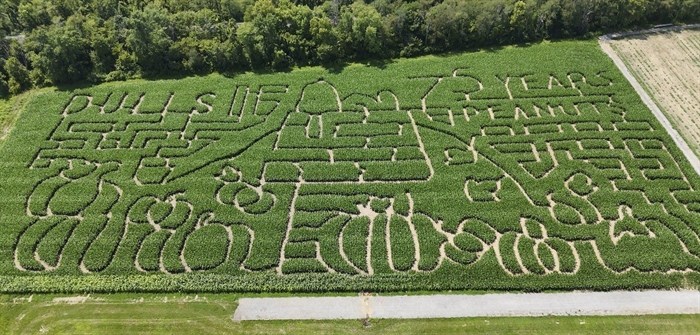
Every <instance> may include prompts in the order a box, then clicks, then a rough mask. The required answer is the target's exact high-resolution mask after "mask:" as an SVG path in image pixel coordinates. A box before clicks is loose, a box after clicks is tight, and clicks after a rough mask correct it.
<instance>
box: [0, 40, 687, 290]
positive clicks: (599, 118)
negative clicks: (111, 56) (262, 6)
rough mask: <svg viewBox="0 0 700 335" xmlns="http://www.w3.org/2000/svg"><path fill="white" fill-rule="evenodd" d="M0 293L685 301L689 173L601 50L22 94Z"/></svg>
mask: <svg viewBox="0 0 700 335" xmlns="http://www.w3.org/2000/svg"><path fill="white" fill-rule="evenodd" d="M0 180H1V182H0V291H2V292H80V291H93V292H94V291H99V292H117V291H153V292H160V291H210V292H219V291H221V292H223V291H238V292H280V291H287V292H289V291H292V292H302V291H304V292H339V291H374V292H376V291H417V290H420V291H426V290H439V291H445V290H518V291H542V290H573V289H592V290H612V289H638V288H682V287H697V285H698V284H699V283H700V274H699V271H700V238H699V237H698V236H699V235H700V178H699V177H698V175H697V174H695V172H694V171H693V169H692V167H691V166H690V165H689V163H688V162H687V160H686V159H685V157H684V156H683V155H682V153H681V152H680V150H679V149H678V148H677V147H676V145H675V144H674V142H673V141H672V139H671V138H670V137H669V135H668V134H667V133H666V132H665V130H664V128H663V127H662V126H661V125H660V123H659V122H658V121H657V120H656V119H655V118H654V117H653V115H652V113H651V112H650V111H649V110H648V109H647V108H646V107H645V106H644V105H643V104H642V102H641V101H640V99H639V97H638V96H637V95H636V93H635V92H634V90H633V89H632V88H631V86H630V85H629V83H627V82H626V81H625V79H624V77H623V76H622V75H621V74H620V73H619V71H618V70H617V69H616V68H615V66H614V65H613V63H612V61H610V60H609V59H608V58H607V57H606V56H605V55H604V54H603V53H602V52H601V51H600V50H599V47H598V45H597V43H595V42H594V41H575V42H574V41H569V42H554V43H542V44H538V45H534V46H529V47H509V48H504V49H500V50H491V51H481V52H473V53H464V54H458V55H445V56H429V57H422V58H417V59H401V60H396V61H393V62H390V63H387V64H382V65H374V66H373V65H360V64H353V65H348V66H346V67H344V68H342V69H336V68H333V69H324V68H321V67H316V68H303V69H296V70H293V71H290V72H287V73H277V74H240V75H235V76H233V77H226V76H222V75H210V76H206V77H198V78H187V79H180V80H160V81H142V80H140V81H130V82H125V83H109V84H103V85H99V86H94V87H87V88H78V89H75V90H66V91H61V90H57V91H55V92H49V93H45V94H41V95H39V96H37V97H36V98H34V99H33V100H32V101H31V102H30V103H29V104H28V106H27V108H26V110H24V111H23V112H22V115H21V116H20V118H19V120H18V121H17V123H16V125H15V128H14V130H13V131H12V133H11V134H10V136H9V137H8V139H7V140H5V142H4V144H3V145H2V148H0Z"/></svg>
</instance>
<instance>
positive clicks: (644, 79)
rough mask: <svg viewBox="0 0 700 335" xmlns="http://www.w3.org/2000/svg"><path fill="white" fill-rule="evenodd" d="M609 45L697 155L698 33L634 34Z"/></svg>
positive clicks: (699, 140) (699, 117) (699, 144)
mask: <svg viewBox="0 0 700 335" xmlns="http://www.w3.org/2000/svg"><path fill="white" fill-rule="evenodd" d="M610 44H611V45H612V47H613V49H614V50H615V52H617V54H618V55H620V57H621V58H622V59H623V60H624V62H625V63H626V64H627V67H628V68H629V70H630V71H631V72H632V74H633V75H634V76H635V77H636V78H637V79H638V80H639V81H640V82H641V83H642V85H644V87H645V90H646V91H647V92H648V93H649V94H650V95H651V96H652V98H653V99H654V100H655V101H656V103H657V105H658V106H659V108H661V110H662V111H663V112H664V113H665V114H666V116H667V117H668V118H669V120H670V121H671V123H672V124H673V126H674V128H676V129H677V130H678V131H679V132H680V134H681V135H682V136H683V137H684V138H685V139H686V142H687V143H688V145H689V146H690V148H691V149H692V150H693V151H695V153H696V154H700V123H699V122H700V121H699V120H700V90H699V89H698V87H700V30H698V29H686V30H681V31H675V32H674V31H670V32H665V33H651V34H644V35H635V36H630V37H626V38H623V39H616V40H611V41H610Z"/></svg>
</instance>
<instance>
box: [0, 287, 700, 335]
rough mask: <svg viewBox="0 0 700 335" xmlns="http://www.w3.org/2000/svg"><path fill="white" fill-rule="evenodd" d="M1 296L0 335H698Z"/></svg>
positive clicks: (656, 324) (519, 321) (146, 299)
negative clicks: (325, 317) (241, 318)
mask: <svg viewBox="0 0 700 335" xmlns="http://www.w3.org/2000/svg"><path fill="white" fill-rule="evenodd" d="M28 297H29V296H13V295H2V296H0V334H38V333H45V334H120V335H121V334H241V333H246V334H331V333H332V334H358V333H359V334H570V333H576V334H698V333H700V317H698V316H697V315H649V316H613V317H610V316H606V317H575V316H573V317H537V318H512V317H511V318H468V319H429V320H374V319H373V320H369V321H368V322H365V321H364V320H346V321H256V322H250V321H249V322H241V323H236V322H233V321H232V320H231V316H232V315H233V312H234V311H235V308H236V305H237V302H236V299H237V296H236V295H230V294H217V295H173V294H170V295H164V294H160V295H147V294H115V295H91V296H90V298H89V299H88V300H87V301H85V302H81V303H75V304H69V303H65V302H61V303H59V302H57V300H54V299H59V300H60V299H64V298H66V297H65V296H54V295H34V296H32V300H31V302H28V301H27V298H28Z"/></svg>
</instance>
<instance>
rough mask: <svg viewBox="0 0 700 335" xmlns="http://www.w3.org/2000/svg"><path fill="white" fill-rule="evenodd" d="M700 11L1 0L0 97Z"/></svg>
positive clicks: (549, 5) (406, 50)
mask: <svg viewBox="0 0 700 335" xmlns="http://www.w3.org/2000/svg"><path fill="white" fill-rule="evenodd" d="M699 18H700V1H695V0H575V1H574V0H374V1H371V0H365V1H362V0H355V1H353V0H326V1H324V0H260V1H255V0H153V1H146V0H119V1H116V0H54V1H49V0H0V95H4V94H8V93H9V91H10V86H13V87H14V89H13V90H12V91H13V92H17V90H20V91H21V90H24V89H26V88H28V87H31V86H42V85H46V84H66V83H72V82H76V81H85V80H88V81H92V82H101V81H111V80H123V79H127V78H132V77H140V76H163V75H167V76H170V75H187V74H204V73H209V72H212V71H220V72H226V71H240V70H246V69H265V68H273V69H282V68H286V67H290V66H297V65H306V64H319V63H328V62H336V61H347V60H366V59H379V58H388V57H396V56H414V55H419V54H425V53H431V52H444V51H452V50H463V49H466V48H474V47H482V46H490V45H501V44H507V43H521V42H531V41H537V40H541V39H545V38H568V37H579V36H587V35H590V34H595V33H600V32H607V31H618V30H624V29H630V28H635V27H643V26H647V25H650V24H655V23H666V22H691V21H697V20H698V19H699ZM6 36H9V38H6ZM15 41H16V42H15ZM11 45H14V46H13V47H11ZM10 49H13V50H15V51H13V55H10ZM11 57H14V58H15V60H13V61H12V62H11V63H10V65H7V66H6V63H7V62H8V61H9V60H10V58H11ZM10 71H12V73H10ZM25 73H29V77H30V81H29V84H27V82H26V81H24V78H25V77H26V76H24V74H25ZM18 76H19V77H18ZM13 78H14V79H13ZM10 80H13V85H10Z"/></svg>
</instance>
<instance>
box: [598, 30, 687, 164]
mask: <svg viewBox="0 0 700 335" xmlns="http://www.w3.org/2000/svg"><path fill="white" fill-rule="evenodd" d="M610 38H611V36H609V35H605V36H602V37H601V38H600V40H599V43H600V48H601V49H603V52H605V53H606V54H607V55H608V57H610V59H612V61H613V62H614V63H615V65H616V66H617V68H618V69H620V72H622V74H623V75H624V76H625V78H626V79H627V81H629V82H630V84H632V87H634V90H635V91H637V94H639V97H640V98H642V101H643V102H644V104H645V105H647V107H648V108H649V109H650V110H651V112H652V113H653V114H654V116H655V117H656V119H658V120H659V122H660V123H661V125H662V126H663V127H664V128H665V129H666V131H667V132H668V134H669V135H671V138H672V139H673V141H674V142H676V145H677V146H678V148H680V149H681V151H682V152H683V155H685V157H686V158H687V159H688V161H689V162H690V165H692V166H693V169H695V173H697V174H699V175H700V159H698V156H696V155H695V153H694V152H693V150H690V147H689V146H688V143H686V142H685V139H683V137H681V135H680V134H679V133H678V131H676V129H675V128H673V125H671V122H670V121H669V120H668V118H666V115H665V114H664V113H662V112H661V110H660V109H659V107H658V106H657V105H656V103H654V100H652V99H651V97H650V96H649V94H647V92H646V91H645V90H644V88H642V85H640V84H639V82H638V81H637V79H636V78H635V77H634V76H633V75H632V73H630V71H629V69H628V68H627V66H626V65H625V63H624V62H623V61H622V59H621V58H620V56H618V55H617V53H616V52H615V50H613V48H612V46H611V45H610V43H609V40H610Z"/></svg>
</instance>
